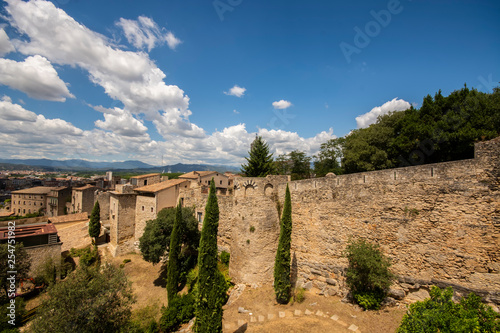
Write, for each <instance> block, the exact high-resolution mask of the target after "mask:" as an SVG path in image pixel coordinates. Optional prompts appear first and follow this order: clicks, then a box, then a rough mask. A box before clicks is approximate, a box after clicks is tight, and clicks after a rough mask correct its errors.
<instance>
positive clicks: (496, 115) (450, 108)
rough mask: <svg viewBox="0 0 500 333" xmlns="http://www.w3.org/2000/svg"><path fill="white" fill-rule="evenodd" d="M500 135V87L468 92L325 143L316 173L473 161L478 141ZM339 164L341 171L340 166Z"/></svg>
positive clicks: (387, 117)
mask: <svg viewBox="0 0 500 333" xmlns="http://www.w3.org/2000/svg"><path fill="white" fill-rule="evenodd" d="M499 135H500V88H495V89H494V91H493V92H492V93H483V92H479V91H477V90H475V89H469V88H467V87H464V88H462V89H461V90H457V91H454V92H452V93H451V94H450V95H449V96H447V97H444V96H443V95H442V93H441V91H439V92H437V93H436V94H435V95H434V97H431V96H430V95H428V96H426V97H425V98H424V100H423V103H422V106H421V107H420V108H419V109H417V108H414V107H410V108H409V109H408V110H406V111H398V112H391V113H389V114H386V115H383V116H380V117H379V118H378V119H377V122H376V123H375V124H372V125H370V126H369V127H367V128H362V129H356V130H353V131H352V132H351V133H350V134H348V135H346V136H345V137H344V138H340V139H332V140H330V141H328V142H326V143H324V144H323V145H322V147H321V151H320V153H319V154H318V155H317V156H316V159H317V161H316V163H315V172H316V173H317V175H318V176H321V175H323V174H325V173H326V172H335V173H343V172H345V173H353V172H362V171H372V170H380V169H386V168H395V167H401V166H410V165H420V164H425V163H437V162H445V161H452V160H460V159H467V158H472V157H474V142H477V141H480V140H489V139H493V138H495V137H497V136H499ZM339 160H340V161H341V165H340V168H338V167H337V163H338V161H339Z"/></svg>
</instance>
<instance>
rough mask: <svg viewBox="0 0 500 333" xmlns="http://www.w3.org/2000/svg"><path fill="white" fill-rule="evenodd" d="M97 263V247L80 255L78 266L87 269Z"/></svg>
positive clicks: (88, 249) (87, 249)
mask: <svg viewBox="0 0 500 333" xmlns="http://www.w3.org/2000/svg"><path fill="white" fill-rule="evenodd" d="M98 262H99V251H98V250H97V247H94V248H93V249H92V250H91V249H90V248H86V251H85V252H84V253H83V254H82V255H80V265H81V266H83V267H89V266H91V265H93V264H95V263H98Z"/></svg>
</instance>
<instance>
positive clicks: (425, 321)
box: [397, 286, 500, 333]
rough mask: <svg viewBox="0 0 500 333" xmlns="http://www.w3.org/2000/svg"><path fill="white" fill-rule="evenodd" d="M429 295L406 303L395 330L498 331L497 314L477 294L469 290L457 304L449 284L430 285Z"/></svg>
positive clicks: (465, 332)
mask: <svg viewBox="0 0 500 333" xmlns="http://www.w3.org/2000/svg"><path fill="white" fill-rule="evenodd" d="M430 296H431V297H430V298H428V299H426V300H424V301H422V302H416V303H413V304H412V305H410V308H409V309H408V312H407V313H406V314H405V316H404V317H403V320H402V322H401V325H400V326H399V328H398V331H397V332H398V333H410V332H443V333H468V332H500V315H499V314H497V313H495V312H494V311H493V309H492V308H491V307H489V306H487V305H485V304H483V303H481V297H479V296H477V295H475V294H474V293H470V294H469V295H468V296H467V297H464V298H462V299H461V300H460V302H459V303H458V304H456V303H454V302H453V300H452V297H453V289H452V288H451V287H448V288H446V289H445V290H441V289H439V288H438V287H436V286H433V287H432V289H431V292H430Z"/></svg>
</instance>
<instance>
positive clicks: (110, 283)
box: [29, 265, 134, 333]
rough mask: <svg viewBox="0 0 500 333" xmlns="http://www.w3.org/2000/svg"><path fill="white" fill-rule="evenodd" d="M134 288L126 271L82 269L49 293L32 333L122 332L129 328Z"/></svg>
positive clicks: (33, 325)
mask: <svg viewBox="0 0 500 333" xmlns="http://www.w3.org/2000/svg"><path fill="white" fill-rule="evenodd" d="M133 302H134V297H133V294H132V288H131V286H130V283H129V282H128V281H127V278H126V276H125V274H124V273H123V271H122V270H120V269H118V268H115V267H114V266H110V265H105V266H102V267H99V266H94V267H88V268H85V269H84V268H80V269H78V270H77V271H76V272H74V273H72V274H70V275H69V276H68V277H67V278H66V279H65V280H64V281H61V282H59V283H56V284H54V285H53V286H52V287H50V288H49V290H48V297H47V298H45V300H44V301H43V303H42V306H41V308H40V309H39V310H38V311H37V313H38V317H37V318H36V319H35V321H34V322H33V324H32V325H31V326H30V330H29V331H30V332H33V333H38V332H61V333H62V332H82V333H85V332H89V333H91V332H92V333H97V332H103V333H108V332H120V331H121V330H122V329H123V328H124V327H125V325H127V324H128V322H129V318H130V314H131V304H132V303H133Z"/></svg>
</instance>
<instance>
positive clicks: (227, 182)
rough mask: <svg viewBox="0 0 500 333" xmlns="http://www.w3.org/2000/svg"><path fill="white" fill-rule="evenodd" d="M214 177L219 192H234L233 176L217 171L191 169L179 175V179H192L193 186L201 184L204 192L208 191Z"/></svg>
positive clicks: (221, 193) (224, 193)
mask: <svg viewBox="0 0 500 333" xmlns="http://www.w3.org/2000/svg"><path fill="white" fill-rule="evenodd" d="M212 178H213V179H214V182H215V187H216V189H217V194H219V195H227V194H231V193H232V187H233V178H229V177H228V176H227V175H225V174H223V173H220V172H217V171H191V172H188V173H186V174H184V175H181V176H179V179H187V180H189V181H191V184H192V186H195V185H197V186H200V187H201V188H202V192H204V193H205V192H206V193H208V189H209V187H210V182H211V181H212Z"/></svg>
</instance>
